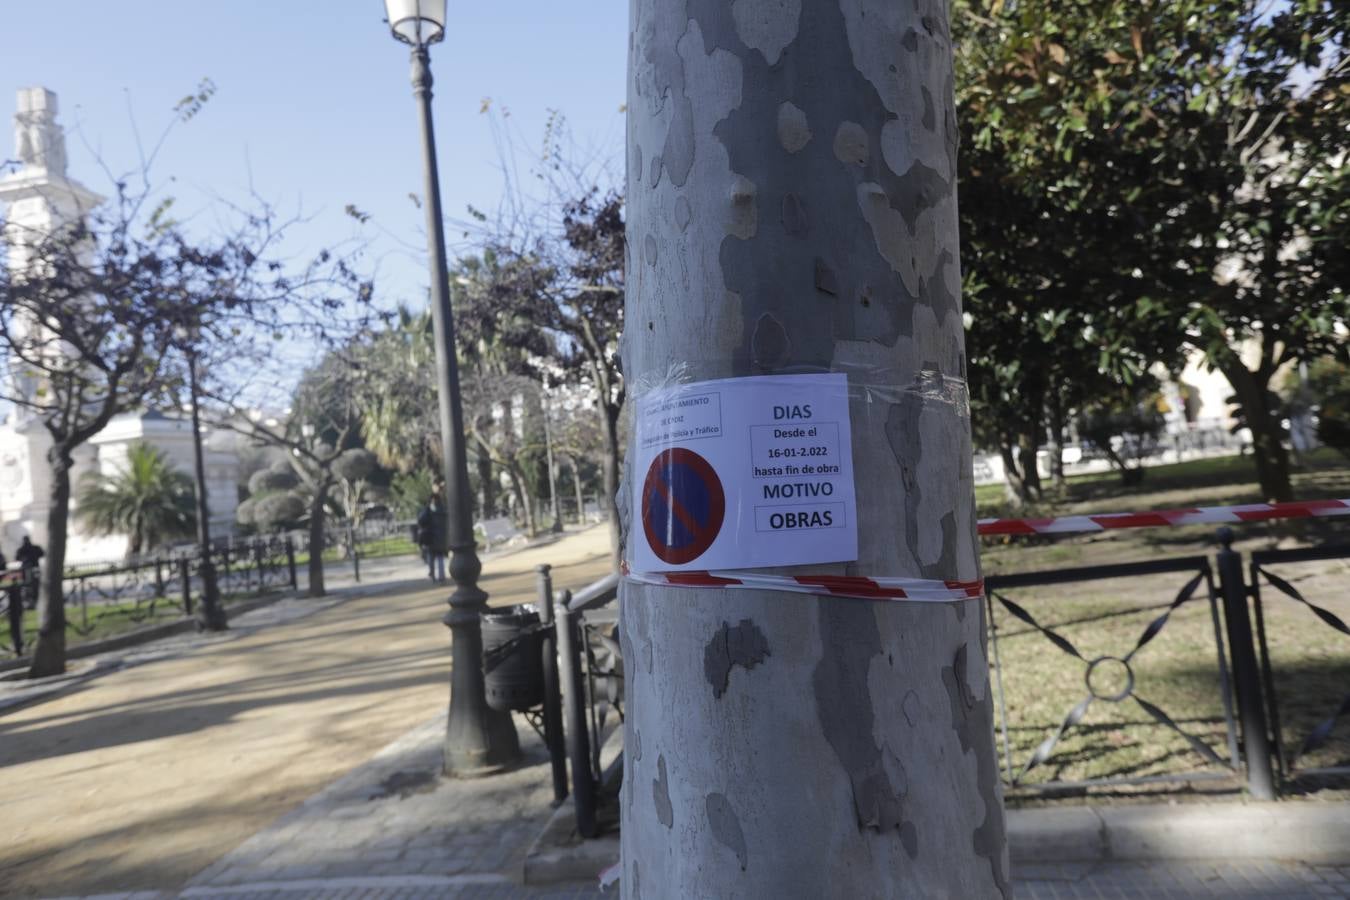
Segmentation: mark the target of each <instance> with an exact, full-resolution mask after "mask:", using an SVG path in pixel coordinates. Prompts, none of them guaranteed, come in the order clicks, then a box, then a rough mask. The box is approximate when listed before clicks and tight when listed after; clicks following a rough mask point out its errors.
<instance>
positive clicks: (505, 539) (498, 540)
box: [475, 516, 526, 550]
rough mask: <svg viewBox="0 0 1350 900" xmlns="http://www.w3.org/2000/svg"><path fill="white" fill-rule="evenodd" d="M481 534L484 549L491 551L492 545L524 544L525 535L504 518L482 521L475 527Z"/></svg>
mask: <svg viewBox="0 0 1350 900" xmlns="http://www.w3.org/2000/svg"><path fill="white" fill-rule="evenodd" d="M475 527H476V528H477V529H478V530H481V531H482V532H483V541H484V543H485V545H486V549H488V550H491V549H492V546H493V545H494V544H506V545H508V546H510V545H514V544H517V543H524V542H525V540H526V538H525V533H524V532H522V531H521V530H520V529H519V528H517V527H516V524H515V523H514V522H512V521H511V520H510V519H509V518H507V517H506V516H501V517H499V518H496V519H484V520H483V521H481V522H479V523H478V524H477V526H475Z"/></svg>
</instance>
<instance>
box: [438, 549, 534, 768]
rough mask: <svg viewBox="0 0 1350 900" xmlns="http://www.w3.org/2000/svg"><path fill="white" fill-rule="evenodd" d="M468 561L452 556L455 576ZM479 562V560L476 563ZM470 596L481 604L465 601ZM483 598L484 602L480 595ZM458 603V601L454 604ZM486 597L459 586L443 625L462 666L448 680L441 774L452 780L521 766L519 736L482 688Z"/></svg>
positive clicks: (454, 657) (455, 656) (513, 721)
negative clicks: (448, 690) (449, 635)
mask: <svg viewBox="0 0 1350 900" xmlns="http://www.w3.org/2000/svg"><path fill="white" fill-rule="evenodd" d="M457 562H458V563H461V564H463V562H464V557H463V556H459V555H458V554H457V555H456V557H452V561H451V566H450V568H451V572H452V573H454V572H455V571H456V569H457V566H456V563H457ZM475 562H476V560H475ZM465 595H468V596H469V597H472V598H473V600H477V602H472V601H470V602H468V603H466V602H464V601H465V599H467V597H465ZM479 595H481V598H482V599H481V600H479V599H478V596H479ZM457 600H458V601H459V602H456V601H457ZM486 600H487V595H486V594H483V593H482V592H481V591H477V590H476V589H468V590H466V589H465V588H463V587H461V588H460V590H458V591H456V594H455V596H454V597H452V598H451V600H450V603H451V607H450V611H449V612H448V613H446V615H445V618H444V620H443V621H444V622H445V624H446V625H447V626H449V628H450V634H451V635H452V641H453V645H452V648H451V650H452V658H453V660H454V662H455V663H457V664H459V665H461V666H471V667H472V668H467V667H466V668H456V669H454V671H452V673H451V676H450V718H449V722H448V723H447V725H446V729H445V745H444V750H443V752H442V763H443V766H442V771H443V772H444V773H445V775H447V776H448V777H451V778H476V777H479V776H482V775H492V774H494V773H496V772H500V771H502V770H504V769H508V768H511V767H512V766H514V765H516V764H517V763H518V762H520V758H521V752H520V737H519V735H518V734H517V733H516V723H515V720H514V719H512V718H511V713H510V712H506V711H502V710H496V709H493V708H492V707H490V706H488V705H487V701H486V699H485V697H484V687H483V669H482V659H483V620H482V616H481V612H482V610H483V608H484V607H485V606H486V602H485V601H486Z"/></svg>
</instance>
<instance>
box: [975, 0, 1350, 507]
mask: <svg viewBox="0 0 1350 900" xmlns="http://www.w3.org/2000/svg"><path fill="white" fill-rule="evenodd" d="M1348 32H1350V7H1346V5H1345V4H1344V3H1340V2H1337V0H1297V2H1289V3H1284V4H1279V5H1276V6H1273V7H1272V6H1267V5H1260V4H1250V3H1240V2H1234V0H1168V2H1159V0H1142V2H1141V0H1101V2H1096V3H1092V4H1064V3H1060V2H1057V0H1016V2H1002V0H996V2H993V3H991V4H988V6H987V8H985V5H984V4H979V3H975V2H961V3H958V4H957V5H956V10H955V20H954V37H955V39H956V41H957V45H958V47H959V48H960V51H959V55H958V58H957V85H956V92H957V96H958V108H959V109H960V111H961V115H960V121H961V123H962V131H963V140H962V148H961V167H962V170H961V173H960V180H961V215H962V228H963V231H964V232H965V233H964V234H963V241H964V246H963V254H962V262H963V265H964V266H965V268H966V270H967V273H968V280H967V289H968V298H969V309H970V310H971V311H972V313H973V315H974V326H973V327H974V330H975V334H973V335H972V341H971V345H972V352H971V374H970V380H971V384H972V392H973V394H974V396H975V398H976V401H977V404H980V403H982V404H983V407H982V409H983V411H986V412H989V411H992V412H993V413H994V414H996V415H1006V414H1007V413H1008V412H1009V407H1008V403H1009V402H1011V403H1012V404H1013V406H1014V407H1020V408H1021V410H1022V412H1021V413H1020V414H1019V415H1020V418H1022V419H1027V418H1032V419H1034V418H1035V417H1036V415H1037V414H1038V409H1037V403H1038V398H1039V396H1040V395H1041V394H1042V393H1044V390H1045V389H1044V387H1042V386H1041V385H1039V384H1038V383H1037V379H1042V380H1048V381H1049V383H1050V384H1051V385H1053V386H1054V388H1053V389H1054V390H1056V391H1059V390H1060V388H1061V387H1062V386H1064V385H1068V386H1069V387H1071V388H1074V389H1075V390H1074V391H1073V393H1074V394H1075V395H1077V397H1090V396H1092V394H1093V393H1095V387H1094V385H1093V382H1092V376H1093V375H1094V374H1095V375H1108V376H1110V378H1111V379H1112V380H1114V381H1125V380H1128V378H1129V377H1132V375H1133V373H1134V372H1137V371H1139V370H1141V368H1142V367H1141V363H1142V364H1147V363H1151V362H1162V363H1164V364H1166V365H1169V367H1171V365H1170V361H1171V359H1173V358H1174V357H1175V355H1176V354H1177V353H1178V352H1179V351H1181V350H1183V349H1187V348H1192V349H1197V350H1199V351H1201V352H1203V353H1204V354H1205V355H1206V357H1207V359H1208V361H1209V363H1210V364H1211V365H1212V366H1215V367H1217V368H1219V369H1221V370H1222V371H1223V372H1224V374H1225V375H1226V376H1227V377H1228V378H1229V380H1230V381H1232V382H1234V385H1233V386H1234V389H1235V390H1236V391H1237V392H1238V394H1239V395H1240V396H1241V397H1242V402H1243V405H1244V406H1251V407H1252V408H1251V409H1249V410H1247V411H1246V412H1247V414H1248V418H1249V419H1250V421H1251V422H1252V425H1253V428H1254V430H1256V431H1257V432H1258V440H1257V452H1258V454H1261V455H1262V456H1263V459H1264V463H1263V464H1262V465H1261V466H1260V468H1261V471H1262V477H1263V482H1265V481H1266V480H1267V479H1268V478H1269V480H1270V481H1271V483H1270V484H1269V485H1268V486H1267V493H1268V494H1270V495H1278V494H1281V493H1287V490H1288V485H1287V472H1286V473H1285V475H1284V477H1283V481H1284V484H1283V485H1282V486H1281V485H1280V484H1278V483H1276V482H1279V481H1280V480H1281V477H1280V476H1281V471H1282V470H1283V469H1284V468H1285V467H1284V463H1283V460H1282V458H1280V457H1282V453H1283V451H1282V449H1281V448H1280V444H1279V441H1278V439H1273V438H1272V437H1271V435H1272V434H1273V433H1274V431H1275V426H1276V419H1275V414H1274V412H1273V411H1272V410H1271V409H1269V408H1268V405H1267V404H1266V403H1265V402H1264V397H1265V391H1266V389H1267V385H1268V382H1269V380H1270V379H1271V377H1272V376H1273V375H1274V373H1275V372H1276V371H1278V370H1279V368H1280V366H1281V365H1282V364H1283V363H1284V362H1286V361H1288V360H1291V359H1306V358H1309V357H1311V356H1315V355H1318V354H1320V353H1323V352H1326V351H1327V350H1328V349H1330V348H1331V347H1333V346H1334V345H1335V343H1336V342H1337V341H1338V340H1340V339H1338V338H1337V336H1336V328H1337V326H1338V324H1339V325H1344V323H1345V322H1346V321H1347V319H1348V318H1350V300H1347V285H1350V254H1347V253H1345V251H1344V248H1345V247H1346V246H1347V244H1348V243H1350V167H1347V166H1345V165H1344V159H1345V158H1346V152H1347V150H1350V130H1347V129H1346V128H1345V127H1344V123H1345V122H1346V121H1347V119H1350V91H1347V90H1346V84H1345V75H1346V69H1347V66H1350V61H1347V57H1346V48H1347V46H1350V41H1347V33H1348ZM1244 346H1245V347H1249V348H1251V351H1255V352H1249V354H1248V355H1247V356H1246V357H1244V356H1243V354H1242V353H1241V349H1242V348H1243V347H1244ZM1031 348H1034V349H1035V355H1036V365H1035V366H1034V367H1031V368H1030V370H1029V371H1028V370H1026V369H1024V370H1022V371H1021V372H1018V371H1016V370H1014V369H1012V368H1011V367H1012V365H1013V363H1014V362H1015V361H1017V360H1019V359H1021V358H1022V357H1023V356H1025V354H1026V353H1027V352H1028V350H1030V349H1031ZM1047 373H1048V374H1047ZM1080 380H1081V382H1082V384H1084V385H1086V390H1081V389H1078V388H1079V387H1080V384H1079V382H1080ZM1075 399H1076V398H1075ZM1070 402H1072V400H1071V401H1070ZM1261 434H1264V435H1266V438H1265V439H1264V440H1262V439H1261V437H1260V435H1261Z"/></svg>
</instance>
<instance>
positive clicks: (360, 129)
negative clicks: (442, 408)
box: [0, 0, 628, 304]
mask: <svg viewBox="0 0 1350 900" xmlns="http://www.w3.org/2000/svg"><path fill="white" fill-rule="evenodd" d="M627 5H628V4H627V3H626V2H622V0H586V2H584V3H572V4H560V3H556V2H543V0H520V2H514V3H483V2H475V3H466V2H462V0H450V4H449V7H450V13H449V15H450V22H449V25H448V28H447V36H446V40H445V41H444V42H443V43H440V44H437V45H435V47H434V48H433V49H432V70H433V73H434V75H435V78H436V85H435V88H434V92H435V106H434V111H435V116H436V132H437V135H436V136H437V141H438V145H439V146H438V150H439V157H440V164H441V169H440V172H441V193H442V198H443V203H444V205H445V209H446V212H447V214H448V215H450V216H454V217H462V215H463V210H464V208H465V204H466V203H472V204H474V205H475V206H476V207H479V208H482V209H493V208H495V207H496V204H497V201H498V197H499V194H500V191H501V176H500V173H499V162H498V151H497V148H496V146H495V144H494V142H493V139H492V133H491V129H490V123H489V120H488V117H486V116H483V115H481V114H480V113H479V108H480V105H481V102H482V100H483V98H485V97H491V98H493V100H494V102H495V104H496V105H497V107H498V108H500V107H502V106H505V107H506V108H507V109H509V110H510V113H511V115H510V118H509V120H508V122H509V123H510V127H511V128H512V130H513V131H514V132H515V133H516V134H517V135H518V136H519V139H520V141H521V146H520V148H519V149H520V150H521V151H522V153H523V152H524V151H526V150H534V149H535V148H537V146H538V144H539V140H540V136H541V134H542V129H543V126H544V122H545V119H546V116H547V111H548V110H549V109H557V110H559V111H561V112H562V113H563V114H564V115H566V117H567V119H568V121H569V123H570V126H571V130H572V132H573V135H574V137H575V138H576V140H578V141H579V142H581V143H584V144H588V145H592V146H597V147H601V148H605V152H607V153H612V154H613V157H614V159H615V160H616V163H617V164H619V165H621V160H622V149H623V147H622V142H623V138H624V130H623V115H622V113H621V111H620V107H621V104H622V103H623V102H624V99H625V96H624V95H625V88H624V70H625V66H626V53H627V49H626V48H627V15H628V11H627ZM383 15H384V7H383V3H382V2H381V0H339V2H326V3H320V2H317V0H266V2H265V0H232V2H228V3H219V2H217V3H204V2H196V3H162V2H150V0H120V2H115V3H107V2H104V3H95V2H90V0H86V2H83V3H69V4H47V3H31V2H28V3H25V2H20V0H0V31H3V48H4V49H3V52H0V120H3V123H4V134H3V136H2V139H3V144H0V159H4V158H8V157H10V156H12V155H13V148H12V146H11V144H12V137H11V128H12V121H13V115H14V104H15V90H16V89H17V88H19V87H27V86H36V85H41V86H44V87H47V88H49V89H51V90H54V91H56V92H57V94H58V95H59V102H60V107H61V112H60V121H61V122H62V123H63V124H64V125H65V126H66V129H67V146H68V150H69V154H70V159H71V166H70V168H71V174H72V176H74V177H75V178H77V179H79V180H81V181H83V182H84V183H85V184H87V185H89V186H90V187H92V188H94V189H95V190H100V191H104V192H106V189H107V185H108V181H107V178H106V176H104V175H103V174H102V173H101V171H100V169H99V168H98V166H97V164H96V162H95V160H94V157H93V155H92V154H91V152H90V149H89V148H86V147H85V146H84V143H83V141H87V142H88V144H89V145H90V147H91V148H93V149H94V150H96V151H97V152H98V154H99V155H101V156H102V157H103V158H104V159H105V160H106V161H107V162H108V163H109V165H110V166H112V167H113V168H114V169H128V168H131V167H133V166H134V165H135V164H136V159H137V153H136V143H135V136H134V133H133V129H132V127H131V121H132V119H131V116H130V115H129V113H128V109H129V108H130V109H132V110H134V114H135V115H134V117H135V121H136V123H137V125H138V126H139V129H140V131H141V134H142V137H143V139H144V140H145V141H146V142H147V143H150V142H152V141H153V139H154V137H155V136H156V135H158V134H159V133H160V131H161V130H162V129H163V128H164V126H165V125H166V124H167V123H168V122H169V121H170V120H171V119H172V113H171V110H172V108H173V106H174V104H175V103H176V102H177V101H178V100H179V99H180V98H181V97H183V96H184V95H185V94H188V93H190V92H192V91H193V90H194V89H195V87H196V85H197V84H198V82H199V81H200V80H201V79H202V78H210V79H211V80H212V81H213V82H214V83H215V86H216V94H215V96H214V97H213V98H212V99H211V100H210V101H209V103H208V104H207V105H206V107H205V108H204V109H203V110H202V112H201V114H200V115H199V116H198V117H197V118H195V119H193V120H192V121H190V122H189V123H187V124H184V125H181V126H176V127H175V130H174V132H173V133H172V135H171V136H170V137H169V139H168V142H167V144H166V145H165V147H164V149H163V151H162V153H161V155H160V156H159V158H158V159H157V161H156V164H155V167H154V176H155V180H156V181H158V182H160V183H163V182H165V181H166V180H167V179H168V178H170V177H172V178H174V179H175V181H174V183H173V185H172V188H171V191H172V193H174V194H175V195H176V196H177V197H179V198H181V207H180V212H181V211H182V209H187V210H192V209H201V208H203V207H205V206H207V205H208V203H209V202H210V199H209V198H210V197H211V196H212V195H213V194H219V195H221V196H224V197H226V198H229V199H233V200H243V199H246V193H247V190H248V187H249V182H250V176H251V179H252V184H253V187H254V188H255V189H256V190H257V191H258V192H259V193H260V194H261V195H262V196H264V197H266V198H267V199H268V200H270V201H275V202H277V203H278V204H279V205H280V207H281V208H282V209H285V210H289V211H291V212H294V211H296V210H297V209H303V211H304V213H305V214H306V215H308V216H312V217H313V218H312V220H311V221H309V222H307V223H305V224H304V225H303V227H302V230H301V231H300V232H299V233H297V235H296V238H297V239H296V240H295V241H293V242H292V244H291V245H290V249H291V250H293V251H295V252H297V253H300V252H304V251H308V250H312V249H317V248H318V247H320V246H325V245H329V244H332V243H334V242H336V241H340V240H344V239H347V238H350V237H352V236H353V234H354V231H355V227H356V226H355V223H353V222H352V220H351V219H349V218H347V217H346V216H345V215H343V212H342V210H343V207H344V206H345V205H346V204H348V203H351V204H354V205H356V206H357V207H358V208H360V209H361V210H363V211H365V212H368V213H370V214H371V215H372V216H373V221H374V222H376V223H378V224H379V225H380V226H381V229H382V230H376V229H370V228H367V229H366V230H365V233H366V234H369V235H370V236H371V238H372V243H371V248H370V255H369V258H368V260H367V262H368V264H370V265H373V266H377V273H378V287H379V290H380V293H381V296H382V297H383V298H384V299H385V300H386V301H394V300H406V301H409V302H412V303H413V304H417V303H420V302H421V299H422V297H423V296H424V290H425V285H426V280H427V279H426V274H425V273H426V268H425V258H424V255H423V254H422V252H421V251H420V248H421V247H423V246H424V238H423V236H422V235H423V232H422V212H421V211H420V210H419V209H417V208H416V207H415V206H414V205H413V204H412V202H411V201H410V200H409V198H408V194H409V193H419V194H420V192H421V177H422V176H421V171H422V170H421V156H420V153H421V150H420V144H419V140H418V132H417V118H416V109H415V106H414V103H413V98H412V93H411V87H410V85H409V81H408V74H409V71H408V54H407V50H406V48H405V47H404V46H403V45H401V44H397V43H396V42H395V41H394V40H393V39H392V38H391V37H390V35H389V31H388V29H387V27H386V26H385V25H384V24H383V21H382V19H383ZM76 128H78V129H79V132H80V135H82V137H81V136H80V135H76V134H74V133H73V132H74V131H75V129H76ZM522 165H525V163H522ZM409 246H411V247H412V248H413V249H411V250H409V249H407V248H408V247H409Z"/></svg>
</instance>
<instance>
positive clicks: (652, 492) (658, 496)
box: [642, 447, 727, 566]
mask: <svg viewBox="0 0 1350 900" xmlns="http://www.w3.org/2000/svg"><path fill="white" fill-rule="evenodd" d="M726 506H727V500H726V495H725V494H724V493H723V491H722V481H721V479H719V478H718V477H717V472H716V471H714V470H713V467H712V466H711V465H710V464H709V463H708V461H707V460H706V459H704V458H703V457H701V456H699V455H698V454H697V453H695V452H694V451H692V450H687V449H685V448H684V447H671V448H670V449H668V450H663V451H661V452H660V453H658V454H657V455H656V459H654V460H652V464H651V468H649V469H648V470H647V479H646V481H644V482H643V484H642V530H643V531H644V532H645V533H646V535H647V544H648V545H649V546H650V547H651V548H652V552H653V553H655V554H656V558H657V559H659V560H661V561H662V562H664V563H668V564H669V565H672V566H678V565H683V564H684V563H687V562H693V561H694V560H696V559H698V558H699V557H700V556H702V555H703V554H704V553H705V552H706V551H707V549H708V548H709V547H711V546H712V545H713V541H715V540H717V533H718V532H719V531H721V530H722V520H723V519H724V518H725V517H726Z"/></svg>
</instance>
